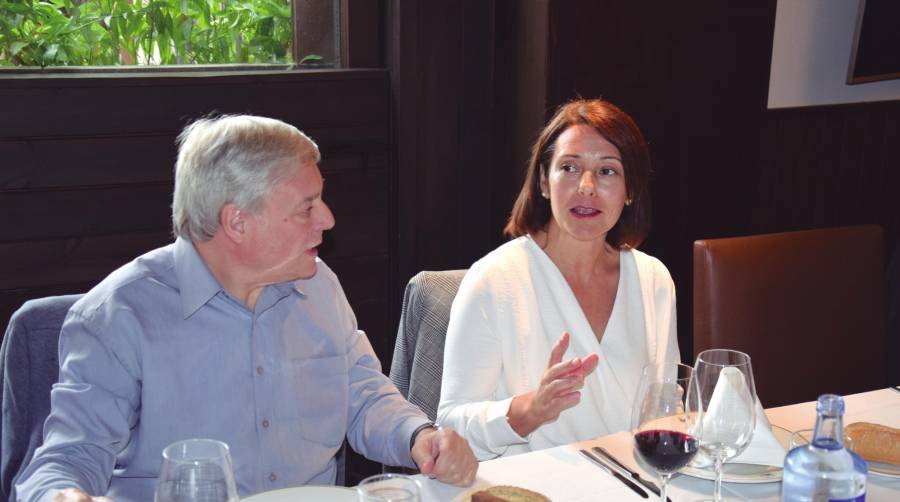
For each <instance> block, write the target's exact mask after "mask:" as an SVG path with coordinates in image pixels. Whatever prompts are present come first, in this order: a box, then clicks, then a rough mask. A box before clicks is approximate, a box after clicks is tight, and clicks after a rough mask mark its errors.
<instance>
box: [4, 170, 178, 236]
mask: <svg viewBox="0 0 900 502" xmlns="http://www.w3.org/2000/svg"><path fill="white" fill-rule="evenodd" d="M0 195H2V197H0V211H3V213H4V214H7V215H10V217H11V218H13V220H12V221H16V222H21V223H20V224H16V225H9V226H5V227H4V228H2V229H0V242H14V241H22V240H42V239H48V238H59V239H65V238H69V237H76V236H81V235H102V234H109V233H114V232H119V231H122V230H127V231H133V232H147V231H153V230H166V229H167V228H171V226H172V225H171V221H172V220H171V213H170V209H169V206H170V205H171V199H172V184H171V182H163V183H146V184H135V185H118V186H116V185H112V186H99V187H77V188H71V189H37V190H14V191H5V192H3V193H2V194H0Z"/></svg>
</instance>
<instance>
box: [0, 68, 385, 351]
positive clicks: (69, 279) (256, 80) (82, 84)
mask: <svg viewBox="0 0 900 502" xmlns="http://www.w3.org/2000/svg"><path fill="white" fill-rule="evenodd" d="M388 96H389V94H388V78H387V73H386V72H385V71H383V70H349V71H315V72H303V73H300V72H281V73H272V74H255V75H249V74H240V73H239V74H233V75H230V76H222V75H216V76H209V75H203V74H192V75H190V76H172V75H165V76H144V77H127V78H123V77H115V76H110V77H105V78H85V77H66V78H44V79H34V78H31V79H27V78H7V79H0V99H2V101H3V102H4V103H5V105H7V106H6V108H5V109H4V119H5V120H4V121H3V123H2V124H0V159H2V160H0V163H2V169H0V211H3V214H5V215H7V217H8V219H9V221H11V222H14V223H13V224H12V225H7V226H4V227H3V228H2V229H0V262H2V263H3V273H2V274H0V275H2V277H0V322H3V323H4V324H5V322H6V321H7V319H8V318H9V315H10V314H11V313H12V312H13V311H14V310H15V309H16V308H18V307H19V306H20V305H21V304H22V303H23V302H24V301H25V300H27V299H29V298H37V297H41V296H47V295H50V294H64V293H76V292H84V291H86V290H87V289H89V288H90V287H91V286H92V285H94V284H96V283H97V282H98V281H99V280H100V279H102V278H103V277H105V276H106V275H107V274H108V273H109V272H111V271H112V270H114V269H115V268H117V267H119V266H121V265H122V264H124V263H126V262H127V261H129V260H131V259H132V258H134V257H136V256H138V255H140V254H142V253H144V252H146V251H149V250H150V249H153V248H155V247H158V246H161V245H164V244H166V243H168V242H171V241H172V236H171V216H170V205H171V196H172V183H173V168H174V161H175V155H176V147H175V143H174V139H175V137H176V135H177V134H178V133H179V131H180V130H181V128H182V127H183V125H184V124H185V123H187V122H188V121H189V120H190V119H192V118H195V117H198V116H202V115H205V114H208V113H210V112H212V111H219V112H229V113H232V112H233V113H239V112H251V113H256V114H262V115H269V116H273V117H276V118H280V119H282V120H285V121H287V122H290V123H293V124H294V125H296V126H297V127H299V128H300V129H302V130H304V131H305V132H307V133H308V134H309V135H310V136H312V137H313V139H315V140H316V141H317V142H318V143H319V145H320V147H321V149H322V153H323V162H322V172H323V176H324V177H325V178H326V180H327V181H326V188H325V198H326V202H328V204H329V205H330V206H331V207H332V209H333V211H334V214H335V217H336V219H337V225H336V227H335V229H334V230H333V231H331V232H328V233H326V239H325V242H324V244H323V246H322V256H323V257H324V259H325V260H326V261H327V262H328V263H329V264H330V265H331V266H332V268H333V269H334V270H335V272H336V273H337V274H338V276H339V277H340V278H341V280H342V283H343V285H344V289H345V291H346V292H347V296H348V298H350V300H351V302H353V303H352V305H354V307H357V318H358V320H359V324H360V326H361V327H362V328H363V329H365V330H366V331H367V333H368V334H369V336H370V337H372V338H373V344H374V345H375V346H376V347H377V348H378V349H379V351H380V352H379V356H380V357H381V358H382V359H383V360H388V361H389V360H390V349H392V348H393V339H394V330H393V329H392V328H390V327H389V326H388V323H387V319H388V318H389V315H388V312H387V305H388V303H389V299H388V295H389V294H390V289H389V287H388V284H389V281H390V267H389V258H388V253H389V249H390V246H391V244H390V243H391V236H390V234H389V228H390V218H391V217H392V216H391V213H390V207H391V204H390V197H391V194H392V192H391V179H392V174H391V166H390V163H389V158H390V150H389V124H390V111H389V104H388Z"/></svg>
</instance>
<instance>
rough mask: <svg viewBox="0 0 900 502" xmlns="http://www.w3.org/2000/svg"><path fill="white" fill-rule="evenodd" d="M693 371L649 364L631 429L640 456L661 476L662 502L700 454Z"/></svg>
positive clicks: (673, 366) (677, 365)
mask: <svg viewBox="0 0 900 502" xmlns="http://www.w3.org/2000/svg"><path fill="white" fill-rule="evenodd" d="M692 373H693V368H691V367H690V366H687V365H684V364H681V363H675V362H662V363H655V364H649V365H647V366H645V367H644V371H643V373H642V374H641V383H640V385H639V387H638V394H637V399H635V401H634V409H633V411H632V414H631V429H632V432H633V433H634V446H635V450H636V451H637V453H638V456H640V457H641V459H643V460H644V462H645V463H647V464H648V465H650V466H651V467H653V469H654V470H656V473H657V474H658V475H659V479H660V484H661V485H662V486H661V487H660V493H659V500H661V501H663V502H665V500H666V486H667V485H668V483H669V479H670V478H671V477H672V474H674V473H675V472H676V471H678V470H679V469H681V468H682V467H684V466H686V465H687V464H688V463H689V462H690V461H691V459H692V458H694V455H695V454H696V453H697V447H698V442H697V436H696V434H697V427H698V425H699V421H698V420H697V414H696V413H692V412H691V410H689V409H688V408H687V403H696V402H698V399H697V397H696V396H695V397H694V398H693V399H690V400H688V399H687V398H688V396H689V395H690V394H696V392H697V388H696V387H695V386H694V382H693V380H692V379H691V375H692Z"/></svg>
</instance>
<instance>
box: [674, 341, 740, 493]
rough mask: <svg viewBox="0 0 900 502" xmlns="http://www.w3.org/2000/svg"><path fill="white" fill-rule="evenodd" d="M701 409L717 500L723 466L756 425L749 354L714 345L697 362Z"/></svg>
mask: <svg viewBox="0 0 900 502" xmlns="http://www.w3.org/2000/svg"><path fill="white" fill-rule="evenodd" d="M694 380H696V382H697V392H698V397H699V402H698V403H697V404H696V405H693V404H692V405H690V406H691V408H692V409H696V410H697V411H698V412H699V413H700V420H701V425H700V427H699V429H698V430H699V434H698V435H697V439H699V441H700V450H701V451H702V452H703V453H704V454H706V455H707V456H709V457H710V458H712V459H713V462H714V465H715V473H716V485H715V490H714V492H713V496H714V500H715V501H716V502H721V501H722V500H723V499H722V466H723V465H724V464H725V461H726V460H728V459H730V458H734V457H736V456H738V455H739V454H740V453H741V452H742V451H744V450H745V449H746V448H747V446H748V445H749V444H750V440H751V438H752V437H753V428H754V427H755V426H756V389H755V386H754V383H753V368H752V366H751V364H750V356H749V355H747V354H745V353H743V352H738V351H736V350H727V349H711V350H705V351H703V352H701V353H700V355H698V356H697V361H696V363H695V364H694Z"/></svg>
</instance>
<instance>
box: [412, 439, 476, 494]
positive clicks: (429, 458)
mask: <svg viewBox="0 0 900 502" xmlns="http://www.w3.org/2000/svg"><path fill="white" fill-rule="evenodd" d="M411 453H412V458H413V461H414V462H415V463H416V465H417V466H419V471H421V472H422V474H425V475H426V476H430V477H432V478H436V479H437V480H438V481H442V482H444V483H450V484H452V485H457V486H469V485H471V484H472V481H475V473H476V471H478V461H477V460H475V454H474V453H472V449H471V448H469V443H468V442H467V441H466V440H465V439H463V438H462V437H460V435H459V434H457V433H456V431H453V430H450V429H426V430H423V431H422V432H420V433H419V434H418V435H417V436H416V443H415V444H414V445H413V448H412V452H411Z"/></svg>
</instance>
